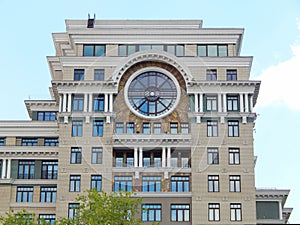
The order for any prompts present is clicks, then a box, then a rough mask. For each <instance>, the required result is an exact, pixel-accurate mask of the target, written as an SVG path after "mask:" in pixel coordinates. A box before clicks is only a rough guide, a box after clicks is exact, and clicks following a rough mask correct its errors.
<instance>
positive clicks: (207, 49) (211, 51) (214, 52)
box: [197, 44, 228, 57]
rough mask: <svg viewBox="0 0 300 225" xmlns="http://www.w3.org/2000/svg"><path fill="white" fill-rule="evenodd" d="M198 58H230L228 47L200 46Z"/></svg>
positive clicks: (198, 47)
mask: <svg viewBox="0 0 300 225" xmlns="http://www.w3.org/2000/svg"><path fill="white" fill-rule="evenodd" d="M197 51H198V56H221V57H222V56H228V47H227V45H216V44H215V45H211V44H209V45H205V44H204V45H198V46H197Z"/></svg>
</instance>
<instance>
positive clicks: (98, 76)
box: [94, 69, 104, 80]
mask: <svg viewBox="0 0 300 225" xmlns="http://www.w3.org/2000/svg"><path fill="white" fill-rule="evenodd" d="M94 80H104V69H95V70H94Z"/></svg>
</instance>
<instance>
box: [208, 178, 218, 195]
mask: <svg viewBox="0 0 300 225" xmlns="http://www.w3.org/2000/svg"><path fill="white" fill-rule="evenodd" d="M208 192H219V176H217V175H215V176H213V175H209V176H208Z"/></svg>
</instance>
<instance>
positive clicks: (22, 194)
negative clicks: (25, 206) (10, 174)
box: [16, 187, 33, 202]
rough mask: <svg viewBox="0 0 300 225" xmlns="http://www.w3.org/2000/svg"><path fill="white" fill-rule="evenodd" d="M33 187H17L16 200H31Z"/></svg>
mask: <svg viewBox="0 0 300 225" xmlns="http://www.w3.org/2000/svg"><path fill="white" fill-rule="evenodd" d="M32 199H33V187H17V199H16V201H17V202H32Z"/></svg>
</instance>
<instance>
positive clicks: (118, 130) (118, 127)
mask: <svg viewBox="0 0 300 225" xmlns="http://www.w3.org/2000/svg"><path fill="white" fill-rule="evenodd" d="M123 133H124V124H123V123H116V134H123Z"/></svg>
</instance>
